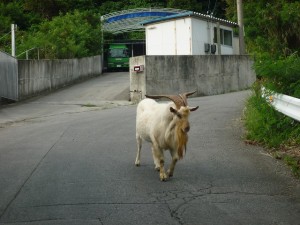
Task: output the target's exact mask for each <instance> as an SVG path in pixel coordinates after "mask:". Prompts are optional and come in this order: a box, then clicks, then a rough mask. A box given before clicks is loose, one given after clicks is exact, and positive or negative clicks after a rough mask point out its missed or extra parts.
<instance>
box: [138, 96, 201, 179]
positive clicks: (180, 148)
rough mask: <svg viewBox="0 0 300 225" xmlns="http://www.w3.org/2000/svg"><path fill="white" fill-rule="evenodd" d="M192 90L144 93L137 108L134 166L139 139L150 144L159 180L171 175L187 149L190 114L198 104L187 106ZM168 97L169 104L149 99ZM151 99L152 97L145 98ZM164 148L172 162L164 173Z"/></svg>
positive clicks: (140, 141) (139, 145)
mask: <svg viewBox="0 0 300 225" xmlns="http://www.w3.org/2000/svg"><path fill="white" fill-rule="evenodd" d="M194 93H195V92H190V93H184V94H180V95H154V96H153V95H152V96H151V95H146V97H147V98H146V99H144V100H142V101H141V102H140V103H139V104H138V107H137V115H136V140H137V156H136V160H135V165H136V166H140V154H141V148H142V140H145V141H148V142H151V143H152V155H153V160H154V164H155V169H156V170H158V171H159V177H160V180H161V181H165V180H166V179H167V178H168V177H172V176H173V172H174V168H175V165H176V163H177V161H178V159H181V158H182V157H183V155H184V152H185V151H186V144H187V141H188V135H187V133H188V131H189V130H190V125H189V120H188V118H189V114H190V112H191V111H195V110H197V109H198V106H197V107H189V106H188V105H187V96H189V95H192V94H194ZM163 97H165V98H168V99H170V100H172V102H169V103H157V102H156V101H154V100H152V99H159V98H163ZM148 98H152V99H148ZM164 150H169V151H170V153H171V156H172V162H171V165H170V168H169V169H168V171H167V173H166V172H165V169H164Z"/></svg>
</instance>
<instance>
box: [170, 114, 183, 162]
mask: <svg viewBox="0 0 300 225" xmlns="http://www.w3.org/2000/svg"><path fill="white" fill-rule="evenodd" d="M165 139H166V142H167V143H168V148H169V149H170V150H172V151H176V152H177V154H178V157H179V158H182V157H183V153H184V151H185V149H186V144H187V141H188V136H187V134H186V133H184V132H182V130H181V127H180V126H179V123H178V121H176V120H174V119H173V120H172V121H171V122H170V123H169V126H168V128H167V130H166V135H165Z"/></svg>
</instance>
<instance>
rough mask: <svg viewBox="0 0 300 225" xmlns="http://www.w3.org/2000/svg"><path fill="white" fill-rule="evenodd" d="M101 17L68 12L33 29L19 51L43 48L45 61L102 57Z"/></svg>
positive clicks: (24, 39)
mask: <svg viewBox="0 0 300 225" xmlns="http://www.w3.org/2000/svg"><path fill="white" fill-rule="evenodd" d="M95 17H96V18H97V19H98V16H97V15H92V16H91V14H90V13H89V12H79V11H77V10H75V11H74V12H73V13H66V14H65V15H60V16H57V17H54V18H53V19H52V20H51V21H45V22H43V23H41V24H40V25H38V26H36V27H33V28H32V32H29V34H28V35H25V36H24V38H23V39H22V40H20V43H19V44H18V49H19V52H20V51H25V50H26V49H31V48H33V47H35V48H39V49H41V51H40V56H41V57H43V58H76V57H84V56H90V55H96V54H99V53H100V51H101V38H100V37H101V28H100V23H99V19H98V23H95V21H97V19H96V18H95Z"/></svg>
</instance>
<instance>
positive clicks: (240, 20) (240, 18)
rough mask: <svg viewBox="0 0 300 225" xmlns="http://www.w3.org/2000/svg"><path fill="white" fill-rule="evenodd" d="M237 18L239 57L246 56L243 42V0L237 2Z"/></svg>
mask: <svg viewBox="0 0 300 225" xmlns="http://www.w3.org/2000/svg"><path fill="white" fill-rule="evenodd" d="M236 2H237V17H238V24H239V43H240V44H239V46H240V55H244V54H246V50H245V49H246V48H245V40H244V16H243V0H237V1H236Z"/></svg>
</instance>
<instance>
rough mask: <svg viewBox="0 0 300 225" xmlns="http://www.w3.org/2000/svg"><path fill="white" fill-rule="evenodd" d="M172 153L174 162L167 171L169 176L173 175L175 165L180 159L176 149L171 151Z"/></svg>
mask: <svg viewBox="0 0 300 225" xmlns="http://www.w3.org/2000/svg"><path fill="white" fill-rule="evenodd" d="M170 153H171V156H172V163H171V165H170V168H169V169H168V171H167V175H168V177H173V173H174V169H175V165H176V163H177V161H178V155H177V153H176V152H175V151H170Z"/></svg>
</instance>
